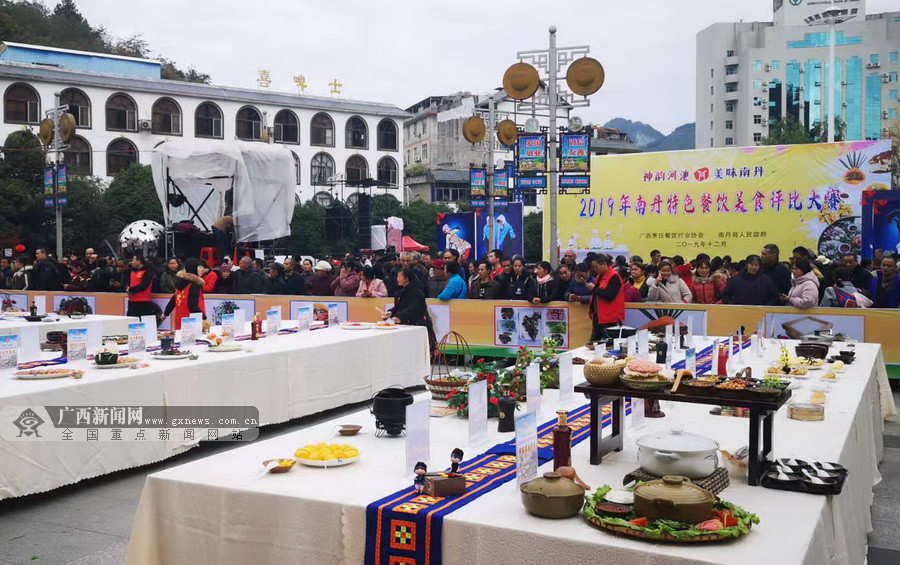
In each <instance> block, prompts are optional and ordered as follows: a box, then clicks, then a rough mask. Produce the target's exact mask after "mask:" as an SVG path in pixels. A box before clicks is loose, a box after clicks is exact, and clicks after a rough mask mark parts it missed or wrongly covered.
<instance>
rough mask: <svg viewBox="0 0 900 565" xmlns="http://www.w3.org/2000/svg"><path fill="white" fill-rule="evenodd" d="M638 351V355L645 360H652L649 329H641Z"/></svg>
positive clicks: (638, 337)
mask: <svg viewBox="0 0 900 565" xmlns="http://www.w3.org/2000/svg"><path fill="white" fill-rule="evenodd" d="M637 340H638V345H637V353H638V357H640V358H641V359H643V360H644V361H649V360H650V332H649V331H647V330H640V331H639V332H638V333H637Z"/></svg>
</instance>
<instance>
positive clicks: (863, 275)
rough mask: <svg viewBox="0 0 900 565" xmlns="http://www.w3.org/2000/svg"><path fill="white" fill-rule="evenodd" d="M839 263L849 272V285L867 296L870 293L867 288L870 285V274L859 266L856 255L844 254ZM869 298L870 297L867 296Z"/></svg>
mask: <svg viewBox="0 0 900 565" xmlns="http://www.w3.org/2000/svg"><path fill="white" fill-rule="evenodd" d="M841 262H842V263H843V264H844V268H846V269H847V271H849V272H850V283H851V284H852V285H853V286H855V287H856V288H857V289H858V290H859V291H860V292H862V293H863V294H865V295H866V296H869V293H870V291H871V289H870V288H869V287H870V286H871V284H872V273H870V272H869V271H867V270H865V269H863V267H862V265H860V264H859V261H858V260H857V259H856V255H854V254H853V253H844V255H843V256H841ZM869 298H872V297H871V296H869Z"/></svg>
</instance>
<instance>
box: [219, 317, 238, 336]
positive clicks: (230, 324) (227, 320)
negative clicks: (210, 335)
mask: <svg viewBox="0 0 900 565" xmlns="http://www.w3.org/2000/svg"><path fill="white" fill-rule="evenodd" d="M234 318H235V316H234V314H222V337H223V338H224V339H223V341H232V340H233V339H234V328H235V320H234Z"/></svg>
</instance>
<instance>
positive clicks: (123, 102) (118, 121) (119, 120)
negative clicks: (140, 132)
mask: <svg viewBox="0 0 900 565" xmlns="http://www.w3.org/2000/svg"><path fill="white" fill-rule="evenodd" d="M106 129H108V130H114V131H137V104H135V103H134V100H132V99H131V96H128V95H127V94H121V93H119V94H113V95H112V96H110V97H109V100H107V101H106ZM109 176H112V175H109Z"/></svg>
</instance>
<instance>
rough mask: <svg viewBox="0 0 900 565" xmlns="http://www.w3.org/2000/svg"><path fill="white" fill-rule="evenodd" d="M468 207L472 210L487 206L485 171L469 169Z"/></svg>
mask: <svg viewBox="0 0 900 565" xmlns="http://www.w3.org/2000/svg"><path fill="white" fill-rule="evenodd" d="M469 190H470V192H471V195H470V197H469V205H470V206H471V207H472V208H484V207H485V206H487V171H486V170H485V169H469Z"/></svg>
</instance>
